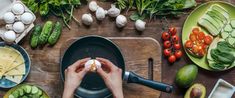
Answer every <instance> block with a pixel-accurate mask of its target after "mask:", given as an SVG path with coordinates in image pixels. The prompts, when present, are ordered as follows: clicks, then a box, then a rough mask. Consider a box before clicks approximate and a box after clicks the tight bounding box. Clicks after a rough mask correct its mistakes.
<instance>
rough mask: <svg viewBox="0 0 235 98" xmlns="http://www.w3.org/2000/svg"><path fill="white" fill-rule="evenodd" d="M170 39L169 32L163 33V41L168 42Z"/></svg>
mask: <svg viewBox="0 0 235 98" xmlns="http://www.w3.org/2000/svg"><path fill="white" fill-rule="evenodd" d="M169 38H170V34H169V33H168V32H163V33H162V39H163V40H168V39H169Z"/></svg>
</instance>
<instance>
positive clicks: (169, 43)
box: [163, 40, 171, 48]
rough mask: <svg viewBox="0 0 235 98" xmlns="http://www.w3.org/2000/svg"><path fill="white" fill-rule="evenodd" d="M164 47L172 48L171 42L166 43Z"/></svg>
mask: <svg viewBox="0 0 235 98" xmlns="http://www.w3.org/2000/svg"><path fill="white" fill-rule="evenodd" d="M163 46H164V48H170V47H171V42H170V41H169V40H167V41H164V43H163Z"/></svg>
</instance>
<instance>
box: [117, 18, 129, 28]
mask: <svg viewBox="0 0 235 98" xmlns="http://www.w3.org/2000/svg"><path fill="white" fill-rule="evenodd" d="M126 23H127V19H126V17H125V16H124V15H118V17H117V18H116V25H117V27H119V28H122V27H124V26H125V25H126Z"/></svg>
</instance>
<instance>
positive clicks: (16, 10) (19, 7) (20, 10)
mask: <svg viewBox="0 0 235 98" xmlns="http://www.w3.org/2000/svg"><path fill="white" fill-rule="evenodd" d="M11 10H12V12H13V13H14V14H23V13H24V10H25V9H24V6H23V5H22V4H20V3H16V4H14V5H13V6H12V9H11Z"/></svg>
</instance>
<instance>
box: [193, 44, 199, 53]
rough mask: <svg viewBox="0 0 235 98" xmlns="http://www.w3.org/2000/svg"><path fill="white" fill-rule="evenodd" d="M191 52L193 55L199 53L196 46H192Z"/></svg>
mask: <svg viewBox="0 0 235 98" xmlns="http://www.w3.org/2000/svg"><path fill="white" fill-rule="evenodd" d="M192 51H193V53H198V51H199V48H198V46H197V45H193V48H192Z"/></svg>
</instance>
